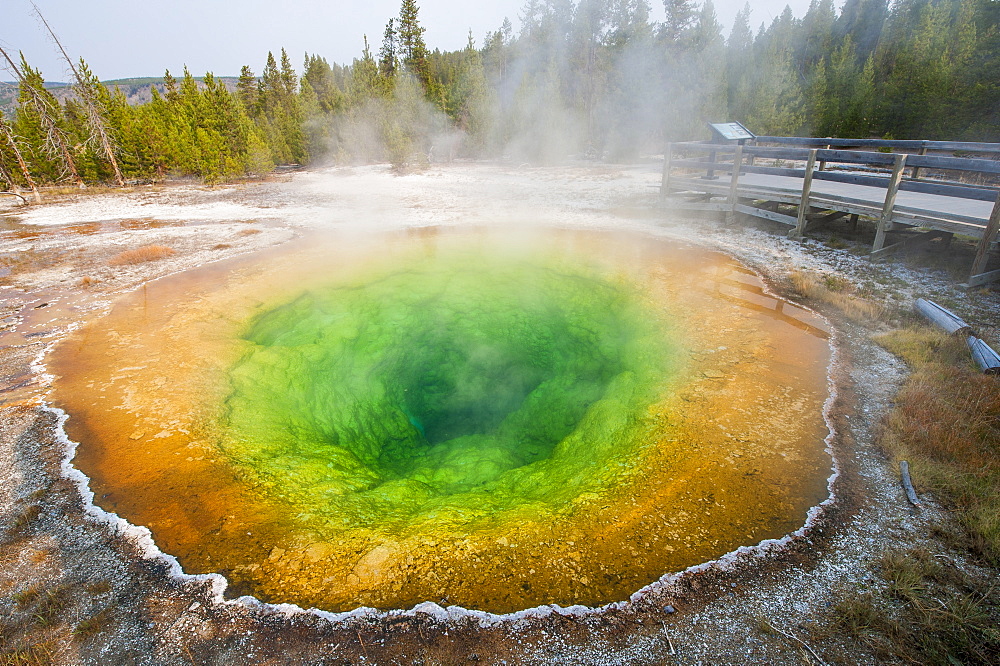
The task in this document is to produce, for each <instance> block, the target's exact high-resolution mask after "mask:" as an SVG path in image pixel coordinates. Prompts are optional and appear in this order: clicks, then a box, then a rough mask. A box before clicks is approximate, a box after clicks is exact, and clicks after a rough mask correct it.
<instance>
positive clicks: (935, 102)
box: [0, 0, 1000, 186]
mask: <svg viewBox="0 0 1000 666" xmlns="http://www.w3.org/2000/svg"><path fill="white" fill-rule="evenodd" d="M662 1H663V4H664V9H665V10H666V18H665V20H664V21H662V22H654V21H652V20H651V19H650V5H649V3H648V0H577V1H575V2H574V0H527V2H526V4H525V5H524V7H523V9H522V11H521V15H520V19H521V29H520V31H519V32H518V33H517V34H515V33H514V30H513V27H512V25H511V23H510V22H509V21H506V20H505V21H504V23H503V25H502V26H500V27H499V28H498V29H497V30H496V31H495V32H491V33H489V34H487V35H486V37H485V39H484V40H483V43H482V44H481V45H480V46H478V47H477V46H476V44H475V43H474V40H473V38H472V35H470V36H469V41H468V45H467V47H466V48H464V49H462V50H459V51H454V52H441V51H439V50H433V51H431V50H430V49H429V48H428V46H427V44H426V43H425V41H424V38H423V34H424V28H423V27H422V26H421V24H420V21H419V8H418V7H417V4H416V1H415V0H402V5H401V8H400V13H399V16H398V17H394V18H393V19H391V20H389V22H388V24H387V25H386V27H385V31H384V33H383V35H382V40H381V44H380V45H378V46H374V45H370V44H369V43H368V40H367V38H366V39H365V47H364V50H363V52H362V53H361V56H360V57H359V58H357V59H355V60H354V61H353V62H352V63H351V64H349V65H338V64H332V65H331V64H330V63H328V62H327V61H326V60H325V59H324V58H322V57H320V56H317V55H309V54H307V55H306V58H305V62H304V66H303V70H302V74H301V75H299V74H298V73H296V71H295V69H294V68H293V66H292V64H291V62H290V60H289V57H288V55H287V54H286V53H285V51H284V50H282V51H281V55H280V58H279V59H276V58H275V57H274V56H273V55H272V54H270V53H269V54H268V56H267V60H266V64H265V67H264V69H263V71H262V72H261V74H260V76H259V77H258V76H257V75H255V74H254V72H253V71H252V70H251V69H250V68H249V67H244V68H243V71H242V72H241V76H240V78H239V82H238V84H237V86H236V89H235V90H233V91H231V90H229V89H227V87H226V86H225V85H224V84H222V83H221V82H219V81H218V80H217V79H216V78H214V77H213V76H212V75H211V74H209V75H206V76H205V78H204V80H203V81H202V82H201V83H199V82H197V81H195V79H194V78H193V77H192V76H191V75H190V73H189V72H187V71H186V70H185V71H184V74H183V77H182V78H181V79H180V80H179V81H178V80H176V79H174V78H173V77H172V76H171V75H170V74H169V72H168V73H167V74H166V76H165V80H164V85H163V92H162V93H161V92H159V91H158V90H157V89H156V87H153V88H152V90H151V92H152V99H151V101H149V102H148V103H145V104H140V105H130V104H128V103H127V100H126V98H125V95H124V94H123V93H121V92H120V91H118V90H117V89H112V90H109V89H108V88H106V87H105V86H102V85H100V84H99V83H98V81H97V79H96V78H95V77H94V76H93V75H92V74H91V73H90V72H89V70H88V69H87V68H86V64H85V63H83V61H81V62H80V65H79V69H80V70H81V71H82V72H83V75H82V76H81V77H80V78H79V80H78V81H77V83H76V84H75V86H74V95H73V96H72V97H70V98H67V99H66V100H65V101H62V102H60V101H58V100H56V98H55V97H53V96H52V94H51V92H50V91H48V90H46V88H45V86H44V82H43V80H42V75H41V73H40V72H38V71H37V70H35V69H33V68H32V67H31V66H30V65H29V63H27V62H26V61H25V60H24V58H23V57H22V58H21V60H20V63H10V64H11V69H13V70H16V73H17V75H18V79H19V81H20V87H19V97H18V105H17V109H16V112H15V113H14V115H13V117H12V118H7V119H2V120H0V181H3V182H6V183H14V184H16V185H20V186H24V185H30V183H29V179H31V180H33V181H36V182H41V183H54V182H66V181H68V182H76V183H82V182H104V181H107V182H111V181H113V180H116V179H118V175H117V174H118V171H116V170H120V173H121V175H122V176H123V177H124V178H126V179H131V180H134V179H155V178H160V177H163V176H164V175H166V174H168V173H172V174H180V175H196V176H200V177H202V178H204V179H205V180H206V181H209V182H214V181H217V180H220V179H225V178H228V177H233V176H240V175H246V174H254V173H263V172H266V171H268V170H270V169H272V168H273V166H274V165H275V164H293V163H297V164H305V163H307V162H310V161H317V160H324V159H332V160H337V161H356V162H370V161H392V162H393V163H396V164H403V163H406V162H408V161H411V160H426V159H449V158H451V157H456V156H472V157H480V156H497V155H509V156H513V157H516V158H524V159H534V160H546V159H559V158H562V157H564V156H566V155H567V154H583V153H589V154H592V155H595V156H606V157H608V158H611V159H623V158H628V157H632V156H635V155H637V154H638V153H639V152H640V151H646V152H657V151H658V150H659V149H660V146H662V143H663V141H665V140H672V139H691V138H697V137H701V136H704V135H705V129H704V125H705V122H706V121H708V120H716V121H718V120H729V119H732V120H740V121H742V122H743V123H744V124H746V125H747V126H748V127H750V128H751V129H752V130H754V131H756V132H757V133H759V134H779V135H796V134H797V135H809V134H811V135H814V136H859V137H866V136H878V137H892V138H897V139H900V138H911V139H916V138H920V139H966V140H982V141H991V140H992V141H996V140H1000V78H998V77H997V74H996V73H997V72H998V71H1000V62H998V60H1000V3H997V2H996V0H896V1H895V2H893V3H891V4H890V3H889V2H888V0H846V2H845V3H844V5H843V6H842V7H839V8H838V7H836V6H835V5H834V1H833V0H813V1H812V4H811V5H810V7H809V10H808V11H807V12H806V14H805V15H804V16H803V17H802V18H796V17H795V16H794V15H793V14H792V12H791V10H790V9H787V8H786V10H785V11H784V12H783V13H782V14H781V15H780V16H778V17H777V18H776V19H774V21H772V22H771V23H770V24H769V25H761V26H759V27H758V28H757V29H756V30H755V29H754V28H753V26H751V24H750V15H751V10H750V6H749V4H748V5H747V6H746V7H745V8H744V9H743V10H742V11H741V12H740V13H739V14H738V15H737V17H736V20H735V24H734V27H733V30H732V31H731V33H730V35H729V36H728V38H724V37H723V34H722V28H721V25H720V23H719V21H718V19H717V17H716V14H715V11H714V8H713V6H712V3H711V0H705V1H704V3H703V4H701V5H698V4H696V3H695V2H694V0H662ZM101 132H103V133H104V135H101ZM105 135H106V136H105ZM116 156H117V159H116Z"/></svg>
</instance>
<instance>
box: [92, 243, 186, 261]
mask: <svg viewBox="0 0 1000 666" xmlns="http://www.w3.org/2000/svg"><path fill="white" fill-rule="evenodd" d="M174 254H176V252H175V250H174V249H173V248H172V247H167V246H166V245H144V246H142V247H138V248H136V249H134V250H125V251H124V252H120V253H118V254H116V255H115V256H113V257H111V259H110V260H109V261H108V265H110V266H129V265H132V264H141V263H145V262H147V261H159V260H160V259H166V258H167V257H172V256H173V255H174Z"/></svg>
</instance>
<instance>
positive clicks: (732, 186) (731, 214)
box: [726, 144, 743, 225]
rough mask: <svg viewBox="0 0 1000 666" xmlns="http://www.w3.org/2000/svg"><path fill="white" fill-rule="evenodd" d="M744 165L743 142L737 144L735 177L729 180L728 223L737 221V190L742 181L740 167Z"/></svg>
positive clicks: (734, 158) (734, 161) (734, 167)
mask: <svg viewBox="0 0 1000 666" xmlns="http://www.w3.org/2000/svg"><path fill="white" fill-rule="evenodd" d="M742 166H743V144H740V145H738V146H736V154H735V155H733V178H732V180H731V181H729V208H728V210H727V211H726V224H727V225H729V224H732V223H733V222H735V221H736V201H737V197H736V190H737V188H738V187H739V183H740V167H742Z"/></svg>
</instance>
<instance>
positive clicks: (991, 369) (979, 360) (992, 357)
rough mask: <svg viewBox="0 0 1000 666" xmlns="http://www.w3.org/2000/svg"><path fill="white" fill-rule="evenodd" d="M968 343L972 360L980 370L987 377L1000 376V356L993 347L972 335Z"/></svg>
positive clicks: (967, 340)
mask: <svg viewBox="0 0 1000 666" xmlns="http://www.w3.org/2000/svg"><path fill="white" fill-rule="evenodd" d="M966 342H968V343H969V350H970V351H971V352H972V359H973V360H974V361H975V362H976V365H978V366H979V369H980V370H982V371H983V372H984V373H986V374H987V375H1000V354H997V353H996V352H995V351H993V348H992V347H990V346H989V345H988V344H986V343H985V342H983V340H982V339H980V338H977V337H976V336H974V335H970V336H969V337H968V338H967V339H966Z"/></svg>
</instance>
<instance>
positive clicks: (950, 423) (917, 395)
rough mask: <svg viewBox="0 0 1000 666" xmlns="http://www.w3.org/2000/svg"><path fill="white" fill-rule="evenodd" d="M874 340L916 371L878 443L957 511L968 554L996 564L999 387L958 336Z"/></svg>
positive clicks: (911, 332) (927, 333)
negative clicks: (966, 542)
mask: <svg viewBox="0 0 1000 666" xmlns="http://www.w3.org/2000/svg"><path fill="white" fill-rule="evenodd" d="M876 340H877V341H878V342H879V344H881V345H883V346H884V347H886V348H887V349H888V350H889V351H891V352H893V353H896V354H898V355H899V356H901V357H902V358H903V359H904V360H905V361H906V362H907V363H908V364H909V365H910V366H911V367H912V368H913V374H912V375H911V376H910V378H909V379H908V380H907V382H906V384H905V385H904V386H903V388H902V389H900V392H899V394H898V395H897V397H896V407H895V408H894V409H893V410H892V411H891V412H890V413H889V414H888V416H887V417H886V419H885V421H884V423H883V424H882V429H881V433H880V437H879V440H880V445H881V446H882V447H883V448H884V449H885V450H886V451H887V452H888V453H890V454H891V455H892V456H893V457H894V458H895V459H896V460H909V461H910V466H911V470H912V472H913V478H914V482H915V483H917V485H918V486H922V487H923V489H924V490H925V491H926V490H930V491H932V492H934V493H935V494H936V495H937V496H939V497H940V498H941V499H942V500H943V501H944V502H946V503H947V504H949V505H950V506H951V508H953V509H954V511H955V515H956V517H957V518H958V521H959V523H960V524H961V525H962V527H963V528H964V529H965V531H966V533H967V534H968V538H969V544H968V547H969V549H970V550H971V551H972V552H973V553H974V554H975V555H977V556H979V557H981V558H983V559H984V560H985V561H986V562H988V563H990V564H992V565H994V566H998V565H1000V444H998V443H1000V381H998V379H997V378H996V377H992V376H989V375H984V374H983V373H981V372H979V371H978V370H977V368H976V366H975V365H974V364H973V363H972V361H971V360H970V357H969V353H968V349H967V348H966V345H965V342H964V341H963V340H961V339H960V338H952V337H949V336H946V335H944V334H943V333H939V332H937V331H934V330H931V329H928V328H926V327H922V328H919V329H902V330H899V331H892V332H890V333H886V334H885V335H881V336H879V337H878V338H876ZM919 489H920V488H919V487H918V490H919Z"/></svg>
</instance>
